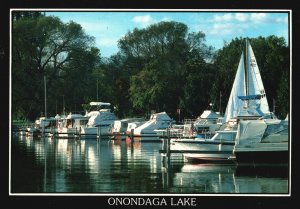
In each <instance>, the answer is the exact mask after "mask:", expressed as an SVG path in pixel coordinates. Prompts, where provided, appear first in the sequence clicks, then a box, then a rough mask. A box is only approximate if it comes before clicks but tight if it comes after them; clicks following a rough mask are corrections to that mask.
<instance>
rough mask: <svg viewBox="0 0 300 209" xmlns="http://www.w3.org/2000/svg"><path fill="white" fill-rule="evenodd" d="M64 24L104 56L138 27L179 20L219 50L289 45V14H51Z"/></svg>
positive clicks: (167, 12)
mask: <svg viewBox="0 0 300 209" xmlns="http://www.w3.org/2000/svg"><path fill="white" fill-rule="evenodd" d="M46 15H47V16H57V17H59V18H60V19H61V21H62V22H63V23H68V22H69V21H71V20H72V21H74V22H76V23H78V24H80V25H81V26H82V27H83V29H84V31H85V32H86V34H88V35H90V36H93V37H95V42H96V47H98V48H99V49H100V53H101V56H102V57H110V56H111V55H113V54H116V53H117V52H118V51H119V48H118V40H120V39H121V38H122V37H123V36H124V35H125V34H127V33H128V32H130V31H133V29H134V28H138V29H142V28H146V27H148V26H150V25H151V24H155V23H158V22H161V21H176V22H181V23H184V24H186V25H187V26H188V32H189V33H190V32H199V31H202V32H204V33H205V37H206V44H207V45H209V46H213V47H214V48H215V49H216V50H217V49H220V48H222V47H223V46H224V41H226V42H230V41H231V40H232V39H234V38H236V37H237V38H239V37H249V38H256V37H259V36H262V37H267V36H270V35H275V36H279V37H284V38H285V40H286V42H287V44H288V42H289V39H288V38H289V15H288V11H281V12H280V11H272V10H265V11H262V10H261V11H215V10H211V11H209V10H207V11H180V10H172V11H161V10H157V11H153V10H148V11H147V10H143V11H122V10H118V11H103V10H102V11H101V10H100V11H94V10H93V11H82V10H81V11H65V10H64V11H49V12H46Z"/></svg>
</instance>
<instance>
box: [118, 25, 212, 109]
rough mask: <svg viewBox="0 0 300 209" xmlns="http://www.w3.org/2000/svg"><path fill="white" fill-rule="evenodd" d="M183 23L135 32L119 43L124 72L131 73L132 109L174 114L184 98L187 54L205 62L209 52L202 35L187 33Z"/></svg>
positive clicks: (152, 26) (157, 26)
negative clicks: (123, 59)
mask: <svg viewBox="0 0 300 209" xmlns="http://www.w3.org/2000/svg"><path fill="white" fill-rule="evenodd" d="M187 30H188V28H187V26H186V25H185V24H183V23H178V22H160V23H157V24H153V25H150V26H149V27H148V28H146V29H140V30H139V29H134V30H133V31H132V32H129V33H127V34H126V36H125V37H124V38H123V39H121V40H120V41H119V47H120V52H121V54H122V55H123V56H124V57H125V59H126V61H125V62H124V63H126V66H124V67H125V68H127V69H131V71H130V72H132V73H131V75H132V76H131V77H130V88H129V95H130V100H131V102H132V104H133V107H134V108H137V109H138V110H142V109H144V112H147V113H150V112H151V111H152V110H155V111H157V112H158V111H167V112H169V113H170V114H171V115H172V114H175V112H176V110H177V108H178V106H179V103H180V101H183V100H182V99H183V98H184V96H183V94H184V85H185V84H186V78H185V75H186V70H187V69H186V67H187V65H186V63H187V62H188V59H190V57H189V56H190V54H198V55H199V57H200V58H201V59H202V60H204V59H205V58H207V57H209V56H208V55H210V54H211V48H209V47H206V45H205V44H204V41H205V35H204V34H203V33H202V32H198V33H190V34H188V32H187Z"/></svg>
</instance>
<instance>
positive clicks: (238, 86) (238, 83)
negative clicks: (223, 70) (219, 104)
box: [223, 53, 246, 122]
mask: <svg viewBox="0 0 300 209" xmlns="http://www.w3.org/2000/svg"><path fill="white" fill-rule="evenodd" d="M245 95H246V86H245V65H244V54H243V53H242V55H241V59H240V62H239V66H238V69H237V72H236V76H235V79H234V82H233V85H232V89H231V93H230V97H229V100H228V103H227V107H226V112H225V115H224V119H223V122H228V121H229V120H230V119H232V118H234V117H236V116H237V114H238V112H239V110H240V109H241V108H242V107H243V106H244V102H243V101H242V100H240V99H238V96H245Z"/></svg>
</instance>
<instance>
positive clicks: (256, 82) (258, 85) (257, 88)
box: [247, 41, 270, 114]
mask: <svg viewBox="0 0 300 209" xmlns="http://www.w3.org/2000/svg"><path fill="white" fill-rule="evenodd" d="M247 49H248V52H247V56H248V57H247V61H248V62H247V65H248V66H247V67H248V79H247V82H248V95H261V99H260V100H256V104H257V105H260V107H259V109H260V111H261V112H262V113H263V114H267V113H270V110H269V104H268V100H267V97H266V92H265V88H264V85H263V82H262V79H261V75H260V72H259V68H258V65H257V62H256V58H255V56H254V52H253V50H252V47H251V45H250V43H249V41H247Z"/></svg>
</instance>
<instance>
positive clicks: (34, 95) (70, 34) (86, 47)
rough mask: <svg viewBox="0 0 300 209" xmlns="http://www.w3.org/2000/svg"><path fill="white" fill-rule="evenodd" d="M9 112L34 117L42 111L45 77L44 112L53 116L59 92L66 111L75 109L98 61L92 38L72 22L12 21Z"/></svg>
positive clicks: (54, 19)
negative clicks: (10, 110)
mask: <svg viewBox="0 0 300 209" xmlns="http://www.w3.org/2000/svg"><path fill="white" fill-rule="evenodd" d="M12 31H13V44H12V49H13V51H12V54H13V56H12V91H13V94H12V103H13V106H12V111H13V112H20V111H19V110H21V109H23V110H24V111H23V112H26V114H25V115H24V116H25V117H28V118H29V119H31V120H33V119H35V118H36V117H37V116H38V115H40V112H41V111H43V110H44V76H46V78H47V79H46V84H47V101H48V102H47V103H48V105H47V107H48V108H47V112H48V113H49V114H48V116H49V115H52V116H54V115H55V114H56V113H57V106H59V105H58V103H60V104H61V103H62V102H61V98H62V95H64V96H65V104H66V107H68V110H70V111H71V110H72V109H73V108H75V109H76V106H77V107H79V106H80V103H81V102H82V97H80V96H78V95H85V94H86V92H89V88H90V83H87V80H91V79H90V76H89V75H90V73H89V72H91V71H92V70H93V68H95V66H96V63H97V62H99V50H98V49H95V48H93V47H91V46H93V44H94V39H93V38H92V37H89V36H87V35H85V34H84V32H83V30H82V28H81V26H80V25H78V24H77V23H74V22H70V23H67V24H63V23H62V22H61V21H60V20H59V19H58V18H56V17H44V16H41V17H37V18H20V19H17V20H15V21H13V29H12Z"/></svg>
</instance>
